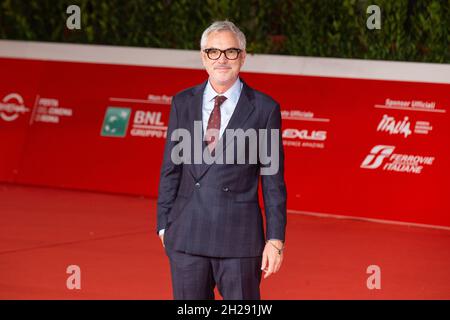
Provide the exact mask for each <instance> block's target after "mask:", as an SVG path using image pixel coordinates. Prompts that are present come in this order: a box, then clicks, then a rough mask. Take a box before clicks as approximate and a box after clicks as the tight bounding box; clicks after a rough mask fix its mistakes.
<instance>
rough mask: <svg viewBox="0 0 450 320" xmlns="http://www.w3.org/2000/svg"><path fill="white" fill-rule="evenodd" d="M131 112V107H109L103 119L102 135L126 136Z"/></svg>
mask: <svg viewBox="0 0 450 320" xmlns="http://www.w3.org/2000/svg"><path fill="white" fill-rule="evenodd" d="M130 114H131V109H130V108H119V107H108V108H107V109H106V113H105V118H104V119H103V125H102V131H101V135H102V136H104V137H121V138H123V137H125V136H126V134H127V129H128V122H129V120H130Z"/></svg>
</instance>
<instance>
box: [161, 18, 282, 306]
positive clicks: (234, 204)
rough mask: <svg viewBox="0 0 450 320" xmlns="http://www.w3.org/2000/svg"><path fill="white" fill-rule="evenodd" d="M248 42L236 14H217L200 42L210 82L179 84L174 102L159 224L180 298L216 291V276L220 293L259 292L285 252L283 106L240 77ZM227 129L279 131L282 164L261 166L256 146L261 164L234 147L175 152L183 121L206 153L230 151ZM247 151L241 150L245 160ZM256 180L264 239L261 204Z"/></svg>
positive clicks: (275, 148)
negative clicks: (206, 157)
mask: <svg viewBox="0 0 450 320" xmlns="http://www.w3.org/2000/svg"><path fill="white" fill-rule="evenodd" d="M245 46H246V40H245V36H244V34H243V33H242V32H241V31H240V30H239V29H238V28H237V27H236V26H235V25H234V24H233V23H232V22H229V21H218V22H215V23H213V24H212V25H211V26H210V27H209V28H207V29H206V30H205V31H204V32H203V35H202V38H201V43H200V47H201V59H202V62H203V65H204V67H205V69H206V71H207V72H208V75H209V79H208V81H206V82H204V83H202V84H200V85H198V86H196V87H193V88H189V89H187V90H184V91H182V92H180V93H178V94H177V95H175V97H174V98H173V101H172V107H171V111H170V116H169V125H168V130H167V141H166V145H165V150H164V159H163V164H162V167H161V177H160V184H159V194H158V209H157V211H158V214H157V215H158V217H157V219H158V221H157V232H158V234H159V236H160V238H161V241H162V243H163V245H164V246H165V249H166V253H167V255H168V257H169V261H170V267H171V274H172V286H173V295H174V298H175V299H189V300H193V299H214V288H215V286H216V285H217V288H218V290H219V292H220V294H221V295H222V297H223V298H224V299H260V290H259V286H260V281H261V274H262V271H264V272H265V276H264V278H267V277H268V276H270V275H271V274H273V273H276V272H277V271H278V270H279V268H280V266H281V263H282V261H283V247H284V240H285V229H286V197H287V195H286V187H285V182H284V153H283V147H282V143H281V138H280V135H279V129H280V127H281V113H280V107H279V105H278V103H276V102H275V101H274V100H273V99H271V98H270V97H269V96H267V95H265V94H263V93H260V92H258V91H256V90H254V89H252V88H250V87H249V86H248V85H247V84H246V83H245V82H243V81H242V80H241V79H240V78H239V71H240V69H241V67H242V65H243V64H244V61H245V58H246V52H245ZM196 123H197V124H200V129H199V126H198V125H196ZM202 128H203V130H202ZM225 129H227V130H231V129H242V130H246V131H249V130H261V129H265V130H267V131H268V135H271V133H272V132H273V133H274V134H278V135H276V137H277V139H276V140H275V142H276V143H275V144H273V143H272V144H271V145H268V146H265V147H266V148H267V150H269V151H270V153H271V154H272V155H274V154H275V155H276V157H275V158H276V161H279V163H278V164H277V165H278V167H277V168H278V170H276V172H271V173H270V174H265V175H263V174H262V170H263V169H264V168H266V167H267V163H266V162H264V163H263V162H262V161H261V157H260V155H258V161H257V162H256V163H244V164H242V163H236V160H237V156H238V155H234V156H232V158H231V160H234V161H233V163H231V164H230V163H229V160H230V159H228V158H227V161H226V163H225V162H224V163H222V164H221V163H219V162H213V163H211V162H209V163H205V162H204V161H202V163H196V162H195V161H189V159H188V160H186V159H185V158H183V159H184V161H182V162H181V163H180V161H174V159H173V157H174V154H177V152H174V150H177V149H176V148H177V145H178V144H179V143H181V142H180V141H177V137H178V135H177V133H176V132H177V130H180V132H181V131H182V130H184V131H183V132H188V133H190V136H191V137H193V143H192V145H195V143H196V142H198V137H200V139H201V140H202V141H200V145H201V149H200V153H203V152H205V151H206V153H203V154H210V155H211V156H212V157H214V156H218V155H223V154H227V155H228V153H227V152H228V151H226V152H225V149H226V148H227V147H228V148H230V145H231V146H233V144H230V142H231V140H233V139H230V138H229V137H228V136H227V135H226V134H225ZM196 130H197V132H196ZM199 130H200V131H199ZM227 138H228V140H226V139H227ZM258 139H259V141H258V143H261V139H263V141H264V142H265V143H269V142H273V140H270V139H269V141H267V140H266V139H265V138H261V137H259V138H258ZM183 142H186V141H183ZM269 144H270V143H269ZM187 145H190V144H187ZM254 145H257V144H255V143H253V144H251V145H250V144H249V143H247V144H245V146H244V151H247V152H255V148H254ZM178 146H179V145H178ZM262 149H264V145H263V148H262ZM188 151H192V154H195V153H197V154H196V155H197V156H198V153H199V149H198V148H197V149H196V148H195V147H192V148H191V150H184V151H183V152H182V153H185V154H184V156H186V155H187V154H189V152H188ZM238 154H239V153H238ZM196 155H193V157H195V156H196ZM248 156H249V154H248V153H247V157H245V156H244V158H245V159H247V160H248V159H249V157H248ZM193 157H192V158H193ZM233 157H234V158H233ZM202 159H203V157H202ZM259 179H261V185H262V194H263V198H264V207H265V215H266V239H269V240H268V241H267V242H265V236H264V228H263V220H262V214H261V209H260V206H259V203H258V181H259Z"/></svg>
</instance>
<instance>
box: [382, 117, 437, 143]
mask: <svg viewBox="0 0 450 320" xmlns="http://www.w3.org/2000/svg"><path fill="white" fill-rule="evenodd" d="M411 126H412V125H411V121H410V120H409V117H407V116H405V117H404V118H403V119H402V120H396V119H395V118H394V117H391V116H389V115H387V114H385V115H383V118H382V119H381V121H380V123H379V124H378V127H377V131H380V132H387V133H389V134H390V135H392V134H394V135H403V137H405V138H408V136H410V135H411V134H412V133H413V131H412V130H411ZM432 129H433V127H432V126H431V125H430V122H428V121H416V123H415V125H414V133H416V134H428V133H429V132H430V131H431V130H432Z"/></svg>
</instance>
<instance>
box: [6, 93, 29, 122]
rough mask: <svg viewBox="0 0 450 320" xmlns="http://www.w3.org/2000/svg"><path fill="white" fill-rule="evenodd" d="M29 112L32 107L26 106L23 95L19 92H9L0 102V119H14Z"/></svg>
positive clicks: (9, 120)
mask: <svg viewBox="0 0 450 320" xmlns="http://www.w3.org/2000/svg"><path fill="white" fill-rule="evenodd" d="M27 112H30V109H29V108H27V107H26V106H25V103H24V101H23V98H22V96H21V95H20V94H18V93H10V94H7V95H6V96H5V97H4V98H3V99H2V101H1V102H0V119H2V120H4V121H8V122H11V121H14V120H16V119H17V118H19V116H20V115H22V114H25V113H27Z"/></svg>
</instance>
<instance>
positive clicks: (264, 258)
mask: <svg viewBox="0 0 450 320" xmlns="http://www.w3.org/2000/svg"><path fill="white" fill-rule="evenodd" d="M266 264H267V253H266V252H263V257H262V264H261V270H263V271H266Z"/></svg>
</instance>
